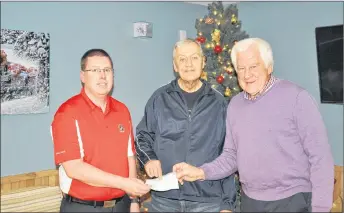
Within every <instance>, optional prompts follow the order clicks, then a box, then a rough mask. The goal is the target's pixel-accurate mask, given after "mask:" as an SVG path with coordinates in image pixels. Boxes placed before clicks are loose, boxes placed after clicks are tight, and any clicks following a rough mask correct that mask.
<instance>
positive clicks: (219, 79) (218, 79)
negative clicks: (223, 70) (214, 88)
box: [216, 75, 225, 84]
mask: <svg viewBox="0 0 344 213" xmlns="http://www.w3.org/2000/svg"><path fill="white" fill-rule="evenodd" d="M224 80H225V78H224V77H223V76H222V75H219V76H217V77H216V81H217V83H219V84H222V83H223V81H224Z"/></svg>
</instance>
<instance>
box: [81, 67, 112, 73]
mask: <svg viewBox="0 0 344 213" xmlns="http://www.w3.org/2000/svg"><path fill="white" fill-rule="evenodd" d="M102 71H104V72H105V73H110V72H113V71H114V69H112V68H104V69H99V68H97V69H89V70H84V72H93V73H96V72H97V73H100V72H102Z"/></svg>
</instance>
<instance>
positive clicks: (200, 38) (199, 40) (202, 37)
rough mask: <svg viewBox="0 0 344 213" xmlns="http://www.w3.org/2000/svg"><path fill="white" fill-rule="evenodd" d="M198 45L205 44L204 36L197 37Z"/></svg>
mask: <svg viewBox="0 0 344 213" xmlns="http://www.w3.org/2000/svg"><path fill="white" fill-rule="evenodd" d="M196 40H197V41H198V42H199V43H201V44H203V43H204V42H205V40H206V39H205V37H204V36H198V37H197V39H196Z"/></svg>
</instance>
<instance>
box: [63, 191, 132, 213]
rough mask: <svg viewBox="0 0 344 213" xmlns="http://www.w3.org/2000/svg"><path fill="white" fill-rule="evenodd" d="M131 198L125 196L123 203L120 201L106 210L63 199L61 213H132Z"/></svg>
mask: <svg viewBox="0 0 344 213" xmlns="http://www.w3.org/2000/svg"><path fill="white" fill-rule="evenodd" d="M130 203H131V202H130V198H129V197H128V196H127V195H125V196H124V197H123V199H122V200H121V201H118V202H117V203H116V205H115V206H114V207H111V208H105V207H101V206H96V207H94V206H90V205H85V204H80V203H75V202H71V201H69V200H67V199H66V198H62V201H61V206H60V212H130Z"/></svg>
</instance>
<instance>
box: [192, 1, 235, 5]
mask: <svg viewBox="0 0 344 213" xmlns="http://www.w3.org/2000/svg"><path fill="white" fill-rule="evenodd" d="M186 3H190V4H199V5H203V6H208V4H211V3H212V1H186ZM235 3H236V2H235V1H223V2H222V4H223V6H227V5H230V4H235Z"/></svg>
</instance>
